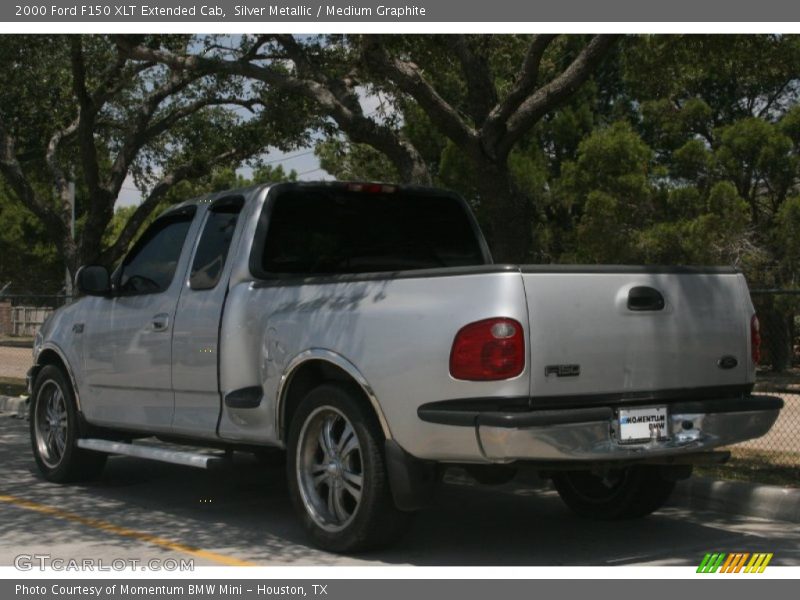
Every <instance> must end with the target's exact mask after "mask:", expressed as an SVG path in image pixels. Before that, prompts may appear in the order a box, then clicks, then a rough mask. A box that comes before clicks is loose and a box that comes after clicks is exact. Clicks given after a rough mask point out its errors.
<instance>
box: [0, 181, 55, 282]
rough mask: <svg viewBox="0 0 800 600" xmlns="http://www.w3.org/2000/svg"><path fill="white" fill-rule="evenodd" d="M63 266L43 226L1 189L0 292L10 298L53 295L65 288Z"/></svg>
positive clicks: (0, 187) (1, 187)
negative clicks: (6, 287)
mask: <svg viewBox="0 0 800 600" xmlns="http://www.w3.org/2000/svg"><path fill="white" fill-rule="evenodd" d="M64 273H65V271H64V262H63V260H61V257H60V256H59V254H58V252H57V251H56V248H55V246H54V245H53V244H52V242H51V241H50V240H49V239H48V237H47V235H46V233H45V231H44V227H43V226H42V224H41V223H40V222H39V221H38V220H37V219H36V217H34V215H33V214H31V213H30V212H29V211H28V210H26V209H25V208H24V207H22V206H20V205H19V204H17V203H15V202H12V201H11V200H10V199H9V197H8V194H7V192H6V191H5V189H4V188H3V186H2V185H0V288H2V287H3V286H5V285H6V284H7V283H11V286H10V287H9V288H8V289H7V290H6V291H7V293H9V294H52V293H55V292H57V291H58V290H60V289H61V287H62V286H63V285H64Z"/></svg>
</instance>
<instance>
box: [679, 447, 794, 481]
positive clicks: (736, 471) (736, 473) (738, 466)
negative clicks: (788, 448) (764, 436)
mask: <svg viewBox="0 0 800 600" xmlns="http://www.w3.org/2000/svg"><path fill="white" fill-rule="evenodd" d="M730 450H731V459H730V460H729V461H728V462H727V463H725V464H723V465H703V466H697V467H695V469H694V472H695V474H696V475H701V476H703V477H713V478H714V479H731V480H734V481H749V482H752V483H766V484H769V485H779V486H783V487H800V453H797V452H764V451H763V450H750V449H745V448H731V449H730Z"/></svg>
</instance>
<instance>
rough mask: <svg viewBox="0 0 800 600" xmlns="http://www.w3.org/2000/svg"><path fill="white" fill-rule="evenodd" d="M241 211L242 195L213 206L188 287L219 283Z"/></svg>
mask: <svg viewBox="0 0 800 600" xmlns="http://www.w3.org/2000/svg"><path fill="white" fill-rule="evenodd" d="M241 210H242V201H241V198H237V199H233V200H231V201H229V202H225V203H223V204H219V205H217V206H212V207H211V209H210V210H209V211H208V218H207V219H206V224H205V226H204V228H203V233H202V235H201V236H200V243H199V244H198V246H197V252H196V253H195V255H194V261H193V263H192V273H191V275H190V276H189V286H190V287H191V288H192V289H193V290H210V289H213V288H215V287H216V286H217V283H219V279H220V277H221V276H222V268H223V267H224V266H225V259H226V258H227V257H228V251H229V250H230V247H231V241H232V240H233V233H234V231H235V230H236V221H237V220H238V218H239V213H240V212H241Z"/></svg>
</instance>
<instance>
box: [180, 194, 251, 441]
mask: <svg viewBox="0 0 800 600" xmlns="http://www.w3.org/2000/svg"><path fill="white" fill-rule="evenodd" d="M243 203H244V201H243V198H242V197H241V196H233V197H223V198H219V199H217V200H215V201H214V202H212V203H211V205H210V206H209V208H208V211H207V212H206V214H205V218H204V219H203V224H202V227H201V228H200V237H199V240H198V242H197V247H196V249H195V251H194V256H193V257H192V263H191V268H190V269H189V274H188V278H187V280H186V284H185V285H184V287H183V291H182V292H181V296H180V300H179V301H178V310H177V313H176V316H175V328H174V330H173V335H172V384H173V388H174V390H175V413H174V415H173V419H172V430H173V431H174V432H175V433H179V434H184V435H191V436H193V437H206V438H213V437H216V434H217V421H218V420H219V414H220V408H221V403H220V402H221V399H220V391H219V366H218V360H219V353H218V352H219V331H220V321H221V320H222V311H223V307H224V305H225V299H226V297H227V294H228V281H229V279H230V270H231V263H232V262H233V261H232V256H233V255H235V254H236V246H237V244H238V242H239V239H240V237H241V229H242V223H241V219H239V213H240V212H241V210H242V206H243Z"/></svg>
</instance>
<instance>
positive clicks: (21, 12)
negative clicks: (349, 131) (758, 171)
mask: <svg viewBox="0 0 800 600" xmlns="http://www.w3.org/2000/svg"><path fill="white" fill-rule="evenodd" d="M0 21H2V22H12V23H13V22H18V23H23V22H25V23H36V22H40V23H44V22H51V23H52V22H106V23H125V22H129V23H141V22H219V21H231V22H254V23H271V22H309V23H324V22H405V23H415V22H417V23H419V22H456V23H476V22H495V23H496V22H540V23H544V22H590V21H596V22H605V23H607V22H765V23H769V22H774V23H786V22H798V21H800V3H797V2H787V1H786V0H761V1H760V2H756V3H754V2H753V1H752V0H671V1H670V2H664V1H663V0H559V1H558V2H553V1H552V0H538V1H533V2H521V1H520V0H406V1H405V2H403V1H402V0H377V1H372V0H350V1H349V2H344V1H339V0H328V1H324V2H320V1H315V2H297V1H296V2H276V1H270V0H255V1H254V0H216V1H213V0H210V1H207V2H194V1H192V0H187V1H184V2H182V1H180V0H149V1H147V2H136V1H128V2H116V1H115V2H103V1H102V0H94V1H93V2H78V1H76V0H43V1H40V2H37V1H36V0H21V1H15V0H12V1H11V3H8V4H6V3H2V4H0Z"/></svg>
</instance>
